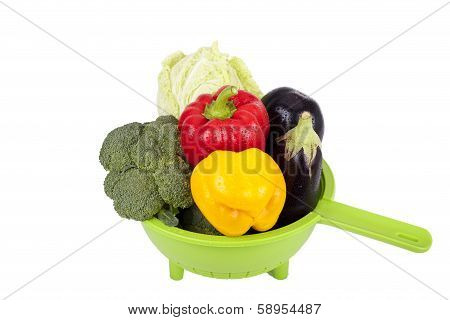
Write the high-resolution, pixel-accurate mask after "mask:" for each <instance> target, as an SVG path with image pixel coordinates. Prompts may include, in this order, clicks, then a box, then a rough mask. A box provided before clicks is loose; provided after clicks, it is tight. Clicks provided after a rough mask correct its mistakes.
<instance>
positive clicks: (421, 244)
mask: <svg viewBox="0 0 450 320" xmlns="http://www.w3.org/2000/svg"><path fill="white" fill-rule="evenodd" d="M320 185H321V192H322V196H321V200H320V201H319V203H318V205H317V207H316V208H315V209H314V211H312V212H311V213H309V214H308V215H306V216H305V217H304V218H302V219H300V220H298V221H296V222H294V223H292V224H290V225H288V226H286V227H283V228H280V229H276V230H272V231H267V232H264V233H259V234H252V235H244V236H241V237H225V236H210V235H205V234H199V233H194V232H190V231H186V230H182V229H179V228H174V227H168V226H166V225H164V224H163V223H162V222H161V221H160V220H158V219H151V220H147V221H144V222H142V225H143V226H144V229H145V231H146V232H147V235H148V237H149V238H150V240H151V241H152V242H153V243H154V245H155V246H156V247H157V248H158V250H159V251H161V253H162V254H163V255H165V256H166V257H167V258H168V259H169V268H170V277H171V278H172V279H173V280H180V279H182V278H183V274H184V270H188V271H191V272H193V273H196V274H200V275H203V276H207V277H213V278H222V279H239V278H246V277H251V276H256V275H258V274H261V273H265V272H268V273H269V274H270V275H271V276H273V277H274V278H276V279H280V280H281V279H285V278H286V277H287V275H288V267H289V259H290V258H291V257H292V256H293V255H294V254H295V253H296V252H297V251H298V250H299V249H300V248H301V246H302V245H303V244H304V243H305V242H306V240H308V238H309V235H310V234H311V232H312V231H313V229H314V226H315V225H316V223H322V224H326V225H329V226H333V227H337V228H340V229H343V230H346V231H350V232H354V233H357V234H360V235H363V236H366V237H369V238H372V239H376V240H379V241H382V242H385V243H389V244H392V245H394V246H397V247H400V248H403V249H407V250H410V251H413V252H425V251H427V250H428V249H429V248H430V246H431V242H432V240H431V235H430V233H429V232H428V231H427V230H425V229H423V228H420V227H417V226H413V225H411V224H408V223H405V222H401V221H397V220H394V219H390V218H387V217H383V216H380V215H377V214H374V213H371V212H368V211H364V210H361V209H357V208H353V207H350V206H347V205H345V204H341V203H338V202H335V201H333V200H332V199H333V196H334V178H333V173H332V172H331V170H330V168H329V166H328V165H327V164H326V162H325V161H324V162H323V169H322V179H321V182H320Z"/></svg>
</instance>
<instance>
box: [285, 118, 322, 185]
mask: <svg viewBox="0 0 450 320" xmlns="http://www.w3.org/2000/svg"><path fill="white" fill-rule="evenodd" d="M284 140H286V147H285V153H284V157H285V159H286V160H288V161H289V160H290V159H292V158H293V157H294V156H295V155H296V154H297V153H299V152H300V150H302V149H303V153H304V155H305V161H306V166H307V167H308V170H309V175H310V176H311V167H312V162H313V161H314V159H315V157H316V154H317V148H320V147H321V144H322V143H321V141H320V138H319V136H318V135H317V133H316V132H315V131H314V128H313V124H312V116H311V113H309V112H307V111H304V112H303V113H302V114H301V115H300V119H299V120H298V124H297V126H296V127H295V128H293V129H291V130H289V131H288V132H286V134H285V135H283V136H282V137H279V138H278V139H277V142H280V141H284Z"/></svg>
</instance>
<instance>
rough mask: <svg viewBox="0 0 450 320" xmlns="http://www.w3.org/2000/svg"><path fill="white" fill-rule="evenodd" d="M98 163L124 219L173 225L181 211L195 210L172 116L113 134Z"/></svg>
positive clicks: (189, 173) (118, 129)
mask: <svg viewBox="0 0 450 320" xmlns="http://www.w3.org/2000/svg"><path fill="white" fill-rule="evenodd" d="M100 162H101V164H102V165H103V167H104V168H105V169H106V170H108V171H110V172H109V173H108V175H107V176H106V178H105V182H104V189H105V193H106V195H107V196H108V197H110V198H111V199H112V200H113V201H114V208H115V209H116V211H117V212H118V213H119V215H120V216H121V217H124V218H129V219H134V220H139V221H142V220H146V219H150V218H151V217H153V216H155V215H157V216H158V217H159V218H160V219H161V220H163V221H164V222H165V223H166V224H168V225H174V224H178V219H177V218H176V214H177V213H178V209H177V208H187V207H190V206H192V205H193V199H192V195H191V190H190V181H189V180H190V175H191V169H190V167H189V164H188V163H187V162H186V161H185V160H184V155H183V151H182V149H181V146H180V141H179V132H178V126H177V119H176V118H175V117H173V116H161V117H159V118H158V119H156V120H155V121H153V122H148V123H144V124H140V123H137V122H133V123H130V124H127V125H125V126H122V127H120V128H117V129H114V130H113V131H111V132H110V133H109V134H108V136H107V137H106V139H105V141H104V142H103V146H102V149H101V151H100Z"/></svg>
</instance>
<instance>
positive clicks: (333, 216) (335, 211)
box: [314, 199, 432, 252]
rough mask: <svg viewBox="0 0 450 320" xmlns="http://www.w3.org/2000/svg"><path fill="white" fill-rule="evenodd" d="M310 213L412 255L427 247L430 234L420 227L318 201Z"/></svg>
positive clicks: (327, 201)
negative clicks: (408, 251) (404, 250)
mask: <svg viewBox="0 0 450 320" xmlns="http://www.w3.org/2000/svg"><path fill="white" fill-rule="evenodd" d="M314 212H316V213H317V214H319V215H320V216H321V220H320V223H322V224H326V225H329V226H333V227H337V228H340V229H343V230H346V231H350V232H353V233H357V234H360V235H362V236H365V237H369V238H372V239H376V240H379V241H382V242H385V243H389V244H392V245H394V246H397V247H400V248H403V249H407V250H410V251H413V252H425V251H427V250H428V249H429V248H430V247H431V242H432V239H431V234H430V233H429V232H428V231H427V230H425V229H423V228H420V227H417V226H414V225H411V224H408V223H405V222H401V221H398V220H394V219H391V218H388V217H384V216H381V215H378V214H375V213H371V212H369V211H365V210H361V209H358V208H354V207H351V206H348V205H345V204H342V203H339V202H335V201H332V200H327V199H321V200H320V201H319V203H318V204H317V206H316V208H315V209H314Z"/></svg>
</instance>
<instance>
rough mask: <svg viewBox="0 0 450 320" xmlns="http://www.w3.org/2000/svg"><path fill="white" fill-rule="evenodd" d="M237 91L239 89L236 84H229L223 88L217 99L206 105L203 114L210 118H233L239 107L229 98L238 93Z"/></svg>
mask: <svg viewBox="0 0 450 320" xmlns="http://www.w3.org/2000/svg"><path fill="white" fill-rule="evenodd" d="M237 93H238V89H237V88H236V87H234V86H228V87H226V88H225V89H223V90H222V92H220V94H219V95H218V96H217V99H216V100H215V101H213V102H211V104H209V105H207V106H206V108H205V111H204V112H203V116H204V117H205V118H206V119H208V120H212V119H219V120H225V119H229V118H231V117H232V116H233V114H234V112H235V111H236V110H237V109H236V107H235V105H234V104H233V102H232V101H229V99H230V98H231V97H233V96H235V95H237Z"/></svg>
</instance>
